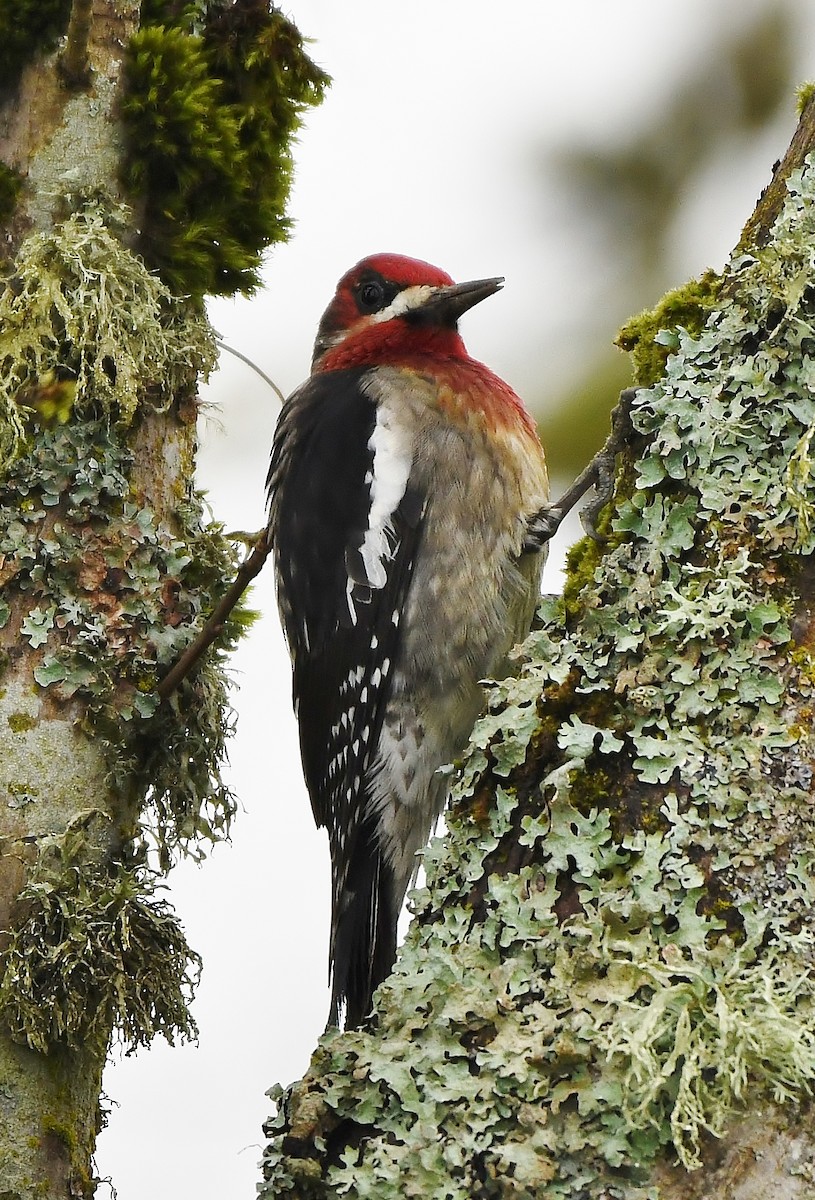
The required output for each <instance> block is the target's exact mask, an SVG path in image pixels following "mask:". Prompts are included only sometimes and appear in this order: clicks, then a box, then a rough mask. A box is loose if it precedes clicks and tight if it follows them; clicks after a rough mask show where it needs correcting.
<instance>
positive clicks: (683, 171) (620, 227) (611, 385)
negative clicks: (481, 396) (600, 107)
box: [530, 0, 801, 475]
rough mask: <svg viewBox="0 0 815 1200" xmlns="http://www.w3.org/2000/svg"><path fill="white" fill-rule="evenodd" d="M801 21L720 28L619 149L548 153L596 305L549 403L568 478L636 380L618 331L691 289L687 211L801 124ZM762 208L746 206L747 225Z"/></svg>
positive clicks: (555, 217) (550, 175) (557, 218)
mask: <svg viewBox="0 0 815 1200" xmlns="http://www.w3.org/2000/svg"><path fill="white" fill-rule="evenodd" d="M800 15H801V4H800V3H799V2H798V3H797V2H796V0H781V2H779V3H775V4H772V5H770V6H765V7H763V8H761V9H758V10H756V11H755V12H754V13H753V14H752V16H751V17H750V16H749V14H748V19H747V20H746V21H745V22H744V23H742V24H739V23H734V24H733V25H732V26H730V27H728V28H726V29H717V30H714V31H713V36H712V37H711V38H710V40H709V41H707V42H706V44H704V45H703V46H702V48H701V51H700V53H699V55H698V57H697V59H696V61H695V62H692V63H690V64H689V65H688V67H687V69H686V70H685V71H684V72H683V73H682V74H681V75H680V76H678V77H677V78H675V79H673V80H671V81H670V82H669V84H668V86H667V87H666V88H665V90H664V92H663V93H662V94H661V95H659V94H657V95H655V96H654V103H653V106H652V107H650V108H649V109H647V110H645V109H641V110H640V112H639V113H638V114H637V117H636V119H632V122H631V125H630V127H628V128H625V129H622V130H620V132H619V134H618V136H617V137H616V139H615V140H613V141H606V142H604V143H599V142H597V141H595V140H594V139H593V137H592V133H591V131H590V130H589V131H586V132H585V133H584V134H583V135H578V136H577V137H575V136H572V135H571V134H570V135H569V137H568V140H565V139H564V140H563V141H560V142H559V143H558V144H556V145H555V146H554V148H552V147H551V146H547V147H546V148H545V149H543V150H542V151H541V159H542V170H543V172H544V177H545V186H546V188H547V189H549V188H551V187H552V181H554V188H553V192H552V193H550V197H547V202H548V203H549V204H550V205H551V211H550V212H547V213H546V215H545V219H546V221H547V224H550V223H551V224H552V225H553V226H554V227H555V228H558V227H559V228H563V229H564V230H567V231H568V233H569V235H571V236H573V237H577V238H579V241H580V243H581V251H580V255H581V257H580V266H579V270H580V272H581V274H584V275H585V280H584V296H585V298H586V301H587V304H586V306H585V308H581V310H580V311H579V312H578V313H577V314H576V316H577V319H576V321H575V325H574V329H573V336H574V337H575V338H576V339H578V341H579V343H580V345H581V347H582V352H581V354H580V362H579V363H578V364H577V369H576V370H575V372H574V375H573V377H572V379H571V380H570V382H569V385H568V387H566V388H565V389H564V390H563V391H562V392H561V393H560V395H559V396H557V397H556V399H555V401H554V403H552V401H551V400H550V401H549V404H548V407H544V401H543V400H541V401H540V403H539V411H540V412H541V426H542V431H543V440H544V444H545V445H546V447H547V451H548V453H549V456H550V459H551V461H552V463H553V464H556V469H557V471H558V473H563V474H566V475H570V474H573V473H576V472H577V471H579V470H580V468H581V467H582V466H583V465H584V463H585V462H586V461H587V459H588V458H589V457H590V455H591V453H592V452H593V451H594V450H595V449H596V448H597V447H598V446H600V445H601V444H602V442H603V439H604V437H605V436H606V432H607V429H608V413H609V410H610V408H611V407H612V406H613V404H614V402H615V400H616V396H617V393H618V392H619V391H620V389H621V388H623V387H625V386H626V385H627V384H628V383H629V382H630V370H629V367H628V361H627V357H626V356H625V355H624V354H621V353H620V351H619V350H618V349H615V347H614V346H613V345H609V344H608V340H607V332H608V328H609V324H612V325H618V326H619V325H622V324H623V323H624V322H625V321H626V320H627V318H628V317H630V316H632V315H633V314H634V313H636V312H637V311H638V310H640V309H642V308H646V307H651V306H652V305H653V304H654V303H656V301H657V300H658V299H659V297H660V296H661V295H662V294H663V292H665V291H666V290H667V289H669V288H671V287H676V286H678V285H679V284H681V283H682V282H684V277H683V275H682V273H681V272H682V270H683V264H682V261H681V255H679V254H677V249H676V243H677V240H678V239H679V240H680V241H681V232H680V227H681V226H682V224H683V223H685V222H686V221H687V212H688V209H689V208H693V207H694V204H695V202H696V198H697V197H698V196H699V195H700V194H703V193H704V192H705V191H706V190H707V188H708V187H709V186H710V184H711V182H712V181H713V180H715V178H716V176H718V175H719V174H721V173H726V172H727V171H728V170H731V169H732V170H733V171H734V172H736V173H740V170H741V168H740V165H739V164H740V162H741V161H742V160H743V158H744V154H745V150H746V149H747V148H748V146H749V143H750V142H753V141H755V140H756V139H760V138H761V135H762V133H763V132H764V131H766V130H767V129H768V127H773V126H774V125H775V124H776V122H777V121H778V118H779V117H785V118H786V119H787V122H788V123H789V124H790V126H791V125H792V122H793V120H794V103H793V96H794V92H795V85H796V79H795V75H794V69H795V66H796V62H795V58H796V56H795V54H794V45H795V40H796V36H797V34H798V30H799V25H800V22H799V19H798V18H799V16H800ZM777 144H778V145H782V144H783V142H782V141H781V140H779V141H778V143H777ZM769 167H770V163H769V162H767V172H768V178H769ZM752 199H753V198H752V197H750V196H749V195H748V196H745V197H744V205H745V208H744V213H745V217H746V216H747V214H748V212H749V210H750V203H751V200H752ZM731 232H732V234H733V236H734V243H735V235H736V232H737V231H736V230H732V231H731ZM678 260H679V261H678ZM709 265H710V266H717V265H718V264H714V263H711V264H709ZM598 266H599V268H600V269H599V270H598ZM684 269H685V270H687V269H688V268H687V267H685V268H684ZM678 272H679V273H678ZM530 399H531V400H532V402H533V403H534V401H535V398H534V397H531V398H530ZM578 412H579V413H580V424H579V431H578V436H576V428H575V419H574V415H575V413H578Z"/></svg>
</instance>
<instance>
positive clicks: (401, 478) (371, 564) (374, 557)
mask: <svg viewBox="0 0 815 1200" xmlns="http://www.w3.org/2000/svg"><path fill="white" fill-rule="evenodd" d="M368 446H369V447H370V449H371V450H372V451H373V464H372V467H371V476H372V478H371V504H370V512H369V516H368V528H367V530H366V532H365V537H364V538H363V541H362V545H361V547H360V551H359V552H360V556H361V558H362V562H363V565H364V567H365V576H366V578H367V580H368V583H369V585H370V586H371V587H372V588H382V587H384V586H385V584H386V582H387V578H388V576H387V571H386V569H385V564H386V563H387V562H388V561H389V560H390V559H391V557H392V555H393V551H392V548H391V544H390V542H389V540H388V534H389V533H392V532H393V514H394V513H395V512H396V509H397V508H398V507H399V505H400V503H401V501H402V497H403V496H404V494H405V489H406V488H407V484H408V478H409V476H410V468H411V466H412V465H413V444H412V439H411V437H410V434H409V433H408V431H407V430H406V429H405V428H404V426H401V425H400V424H398V423H397V421H395V420H394V416H393V414H392V413H391V412H389V411H388V409H387V408H385V407H384V406H382V405H379V406H378V407H377V412H376V424H375V425H374V429H373V433H372V434H371V438H370V441H369V442H368Z"/></svg>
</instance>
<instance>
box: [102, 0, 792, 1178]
mask: <svg viewBox="0 0 815 1200" xmlns="http://www.w3.org/2000/svg"><path fill="white" fill-rule="evenodd" d="M801 4H802V9H806V8H807V6H808V0H801ZM772 7H773V6H772V3H771V2H770V0H719V3H718V4H710V2H709V0H661V2H660V3H659V4H654V3H653V0H571V2H570V3H568V4H559V5H558V4H555V3H554V2H552V0H503V3H501V4H495V3H494V0H491V2H487V0H411V3H410V4H396V3H393V2H388V0H292V3H291V5H290V8H289V9H288V10H287V11H289V12H290V15H291V16H292V17H293V18H294V20H295V21H296V22H297V24H298V25H299V27H300V29H301V30H302V32H303V33H304V34H306V35H308V36H309V37H311V38H312V39H313V45H312V48H311V50H312V54H313V56H314V57H315V58H316V59H317V61H318V62H319V63H320V64H321V65H322V66H323V67H325V69H326V70H328V71H329V73H330V74H331V75H332V76H333V77H334V86H333V87H332V88H331V90H330V91H329V93H328V96H327V98H326V100H325V102H324V104H323V107H322V108H321V109H319V110H317V111H316V112H315V113H313V114H311V115H309V117H308V119H307V124H306V127H305V128H304V129H303V131H302V133H301V135H300V141H299V146H298V147H297V152H296V162H297V174H296V183H295V188H294V193H293V196H292V201H291V212H292V214H293V216H294V217H295V220H296V227H295V233H294V236H293V238H292V240H291V242H290V243H289V244H288V245H287V246H285V247H283V248H280V249H278V250H276V251H275V252H274V254H273V255H271V256H270V258H269V261H268V265H267V270H266V279H267V281H268V285H267V287H266V289H265V290H264V291H263V292H261V293H259V294H257V295H256V296H254V297H253V298H251V299H248V300H247V299H242V300H238V301H234V302H232V301H219V302H217V303H215V304H213V305H212V309H211V311H212V316H213V320H214V321H215V323H216V326H217V328H218V329H219V331H220V332H221V333H222V335H223V336H224V337H225V338H226V340H227V341H228V342H229V343H230V344H232V345H233V346H235V347H236V348H237V349H239V350H240V351H241V352H242V353H244V354H247V355H249V356H250V357H251V358H253V359H254V360H255V361H256V362H257V363H258V364H259V365H260V366H261V367H262V368H263V370H264V371H266V372H267V373H268V374H270V375H271V376H272V377H273V378H274V379H275V380H276V382H277V383H278V385H279V386H280V387H281V389H282V390H283V391H284V392H289V391H291V389H292V388H293V387H295V386H296V385H297V384H298V383H299V382H300V381H301V380H302V379H303V377H304V376H305V375H306V374H307V372H308V363H309V360H310V355H311V344H312V341H313V338H314V332H315V329H316V325H317V322H318V320H319V317H320V314H321V313H322V311H323V309H324V308H325V306H326V304H327V302H328V300H329V299H330V297H331V294H332V292H333V288H334V284H335V282H336V280H337V279H338V277H339V276H340V275H341V274H342V273H343V272H344V271H345V270H346V269H347V268H348V267H349V266H351V265H352V264H353V263H354V262H355V261H357V260H358V259H359V258H361V257H363V256H364V255H366V254H369V253H372V252H374V251H381V250H389V251H395V252H399V253H406V254H411V255H415V256H417V257H421V258H425V259H428V260H430V261H431V262H435V263H436V264H437V265H439V266H441V267H443V268H444V269H446V270H447V271H449V272H450V273H451V274H452V275H453V277H454V278H456V279H469V278H481V277H485V276H491V275H499V274H500V275H504V276H506V286H505V288H504V290H503V291H502V292H501V293H500V294H499V295H497V296H495V297H493V298H491V299H490V300H489V301H487V302H486V303H485V304H483V305H481V306H479V307H478V308H477V309H475V310H474V311H473V312H472V313H471V314H468V315H467V316H466V317H465V320H464V322H463V325H462V332H463V334H464V337H465V341H466V342H467V345H468V347H469V349H470V351H471V352H472V353H473V354H474V356H475V357H477V358H481V359H483V360H485V361H486V362H487V363H489V365H490V366H491V367H493V369H495V370H496V371H497V372H498V373H499V374H501V375H503V376H504V377H505V378H506V379H507V380H508V381H509V382H510V383H511V384H512V385H513V386H514V387H515V389H516V390H517V391H518V392H519V393H520V394H521V395H529V394H530V393H531V392H534V394H535V395H543V396H544V397H545V396H546V394H548V393H551V394H554V393H555V392H557V391H558V390H559V388H560V386H561V385H562V383H563V381H564V380H565V379H566V378H567V376H568V374H569V372H570V371H573V370H574V369H575V358H576V356H579V355H580V354H584V353H585V347H583V346H581V345H580V344H578V343H576V342H574V340H573V339H572V340H570V339H569V338H568V337H566V336H565V332H567V331H568V329H569V327H570V326H569V322H570V321H571V322H572V323H574V311H575V309H576V308H578V307H579V306H580V305H581V304H583V305H585V306H586V307H588V308H590V307H591V306H592V291H591V284H590V283H589V285H587V284H586V282H585V280H586V278H588V279H589V280H591V273H588V274H587V273H586V272H575V271H574V269H573V268H574V264H575V260H576V256H579V254H580V229H579V228H575V227H562V226H558V227H554V228H553V227H552V226H551V224H547V221H546V220H545V218H544V209H545V205H544V194H545V189H546V183H547V181H546V178H545V176H544V173H543V162H544V151H545V149H546V147H547V145H551V144H552V143H553V141H554V140H556V141H557V142H558V143H562V142H563V141H565V140H568V139H569V137H570V136H571V135H573V134H576V133H579V132H581V131H586V130H591V131H592V132H593V134H595V135H596V136H597V139H598V140H603V139H604V138H607V139H609V140H613V139H614V138H617V137H620V136H622V134H623V132H624V131H627V130H630V128H631V127H632V125H633V124H635V123H636V122H638V121H640V120H642V115H643V113H646V112H648V111H649V106H651V105H652V104H653V102H654V98H655V97H658V96H660V95H662V94H664V91H665V89H666V88H668V87H669V86H670V85H671V83H672V82H673V81H675V80H676V79H677V78H679V77H680V76H681V74H682V73H683V72H684V71H685V70H686V69H687V65H688V63H689V62H692V61H693V59H694V56H696V55H698V54H699V53H700V48H701V47H702V46H704V44H705V43H707V42H709V40H710V39H711V37H712V35H713V34H714V32H715V31H716V30H717V29H720V28H722V27H723V26H724V25H725V24H726V23H728V22H729V23H731V24H732V23H738V22H739V21H743V20H745V19H746V18H747V17H748V16H749V14H751V13H755V12H756V11H757V10H767V9H770V8H772ZM813 73H815V67H813V63H812V61H810V62H809V63H808V64H807V63H806V62H805V61H804V62H802V73H801V77H802V78H803V77H805V76H806V74H809V75H810V76H812V74H813ZM792 113H793V105H792V100H791V102H790V114H792ZM793 123H794V116H793V115H791V116H790V120H789V122H788V124H789V129H788V130H784V131H780V132H779V134H778V137H777V139H776V140H775V141H774V142H773V144H772V145H768V146H764V145H757V146H756V147H755V148H754V153H752V154H750V155H748V156H747V157H746V158H744V157H743V156H740V158H739V161H738V162H737V163H734V164H733V170H732V172H727V177H726V178H725V179H721V178H717V179H715V180H711V181H709V186H708V189H707V191H706V192H703V193H702V194H701V195H698V196H696V197H695V198H689V201H688V203H689V215H688V222H687V223H686V226H685V228H684V233H683V235H682V237H681V239H680V241H681V245H678V246H677V253H676V257H677V263H676V270H677V275H676V279H675V283H677V284H678V283H681V282H682V281H683V280H684V279H685V278H686V277H687V276H688V275H690V274H692V273H696V272H698V271H701V270H703V269H704V268H705V267H707V266H709V265H710V266H721V264H722V263H723V261H724V259H725V257H726V255H727V251H728V249H729V247H730V246H731V245H732V244H733V243H734V242H735V241H736V240H737V237H738V233H739V231H740V229H741V225H742V223H743V221H744V220H745V219H746V217H747V216H748V214H749V212H750V211H751V209H752V206H753V202H754V200H755V198H756V196H757V194H758V192H759V190H760V188H761V186H762V185H763V184H764V183H765V182H766V180H767V177H768V172H769V168H770V166H771V163H772V160H773V158H774V157H776V156H777V155H778V154H779V153H780V152H781V151H782V150H783V149H784V147H785V146H786V137H787V134H788V132H789V131H790V130H791V127H792V124H793ZM596 203H597V204H602V197H600V196H598V197H597V198H596ZM690 209H692V210H693V211H690ZM604 269H605V268H604V266H603V264H602V263H598V264H597V278H598V286H599V281H600V280H601V279H602V277H603V272H604ZM656 299H657V297H655V296H652V297H643V300H642V305H645V304H646V303H648V302H651V301H654V300H656ZM615 332H616V328H615V327H614V326H613V325H612V324H610V326H609V328H608V329H607V330H602V331H601V334H600V336H601V338H603V339H605V340H608V341H610V340H611V338H613V336H614V333H615ZM204 397H205V399H206V400H207V401H209V402H210V403H211V404H217V406H218V409H217V412H214V411H211V412H210V413H209V415H208V417H207V419H206V420H205V421H204V423H203V429H202V432H203V438H204V444H203V450H202V455H201V471H200V476H201V484H202V486H204V487H205V488H206V489H207V490H208V492H209V499H210V503H211V505H212V509H213V512H214V513H215V515H216V516H217V517H218V519H220V520H222V521H224V522H225V523H226V525H227V528H242V529H247V530H255V529H258V528H260V527H261V525H262V524H263V523H264V494H263V487H264V479H265V475H266V469H267V465H268V454H269V447H270V444H271V438H272V432H273V428H274V423H275V420H276V416H277V411H278V404H277V401H276V400H275V397H274V395H273V393H272V392H271V391H270V390H269V389H268V388H267V387H265V386H264V385H263V384H262V383H261V382H259V381H258V380H257V379H256V378H255V377H254V376H253V375H252V373H251V371H249V369H248V368H246V367H244V366H242V365H241V364H239V363H236V362H235V361H230V360H229V359H228V358H227V359H226V360H225V361H224V363H223V366H222V369H221V370H220V371H219V372H218V374H217V375H216V376H215V378H214V379H213V380H212V382H211V384H210V386H209V387H208V388H206V389H205V392H204ZM576 420H579V414H578V415H576ZM270 575H271V572H270V571H267V572H266V576H265V577H264V578H262V579H261V581H260V582H259V583H258V585H257V586H256V588H255V591H254V594H253V603H254V605H255V607H258V608H260V609H261V611H262V613H263V618H262V620H261V621H260V622H259V624H258V626H257V628H256V630H255V631H254V632H253V634H252V635H251V637H250V638H248V639H247V640H246V642H245V643H244V644H243V646H242V648H241V649H240V651H239V653H238V654H237V656H236V659H235V662H234V677H235V681H236V685H237V689H238V690H236V693H235V704H236V708H237V710H238V714H239V724H238V733H237V736H236V737H235V739H234V742H233V745H232V750H231V772H230V780H231V784H232V786H233V788H234V790H235V792H236V793H237V795H238V797H239V800H240V806H241V807H240V812H239V814H238V817H237V820H236V822H235V827H234V833H233V841H232V843H231V844H230V845H225V846H221V847H219V848H217V849H216V850H215V852H214V853H213V854H212V856H211V858H210V860H209V861H207V862H206V863H205V864H204V865H203V866H202V867H200V868H198V867H195V866H193V865H191V864H189V863H182V864H181V865H180V866H179V867H178V868H177V869H176V870H175V871H174V873H173V877H172V885H171V886H172V896H173V899H174V902H175V903H176V905H177V908H178V911H179V913H180V915H181V918H182V920H183V922H184V925H185V927H186V930H187V934H188V937H189V939H190V941H191V943H192V945H193V946H194V947H196V949H198V950H199V951H200V952H201V953H202V954H203V957H204V977H203V981H202V983H201V986H200V989H199V994H198V998H197V1000H196V1003H195V1008H194V1012H195V1016H196V1019H197V1021H198V1024H199V1026H200V1032H201V1037H200V1043H199V1045H198V1046H187V1047H180V1048H179V1047H176V1048H175V1049H172V1048H169V1047H167V1046H166V1045H165V1044H164V1043H163V1041H161V1040H160V1039H158V1040H157V1041H156V1043H155V1045H154V1046H153V1048H152V1049H150V1050H149V1051H141V1052H139V1053H138V1054H136V1055H133V1056H132V1057H130V1058H127V1059H122V1060H120V1061H119V1062H117V1063H115V1064H114V1065H113V1066H112V1067H111V1068H110V1069H109V1070H108V1072H107V1076H106V1081H105V1087H106V1091H107V1094H108V1096H109V1098H110V1100H111V1101H112V1102H113V1103H114V1105H115V1107H114V1108H113V1111H112V1113H111V1117H110V1125H109V1128H108V1130H107V1131H106V1132H105V1133H104V1134H103V1135H102V1137H101V1138H100V1143H99V1154H98V1164H99V1170H100V1173H101V1174H102V1175H103V1176H104V1175H110V1176H112V1178H113V1182H114V1184H115V1186H116V1189H117V1191H118V1196H119V1200H146V1197H150V1200H178V1198H179V1197H182V1196H183V1197H187V1196H189V1197H195V1200H238V1198H239V1197H240V1198H243V1197H246V1198H249V1197H252V1196H253V1195H254V1187H255V1183H256V1182H257V1179H258V1173H257V1168H256V1163H257V1161H258V1159H259V1156H260V1150H261V1145H262V1142H263V1138H262V1134H261V1131H260V1124H261V1122H262V1120H263V1119H264V1118H265V1117H266V1116H267V1115H268V1113H269V1112H270V1109H271V1103H270V1101H268V1100H267V1099H266V1097H265V1095H264V1092H265V1090H266V1089H267V1088H269V1087H270V1086H271V1085H272V1084H273V1083H276V1082H281V1083H284V1084H286V1083H289V1082H291V1081H292V1080H294V1079H296V1078H298V1077H299V1076H301V1075H302V1074H303V1072H304V1071H305V1069H306V1067H307V1065H308V1060H309V1056H310V1053H311V1051H312V1049H313V1048H314V1046H315V1044H316V1039H317V1037H318V1036H319V1034H320V1032H321V1031H322V1028H323V1026H324V1023H325V1019H326V1015H327V1008H328V988H327V979H326V953H327V935H328V919H329V908H330V899H329V878H330V876H329V864H328V850H327V845H326V843H325V838H324V834H322V833H317V832H316V831H315V829H314V827H313V823H312V819H311V811H310V807H309V803H308V799H307V796H306V793H305V789H304V786H303V783H302V777H301V773H300V764H299V759H298V756H297V738H296V731H295V726H294V721H293V718H292V715H291V710H290V699H289V696H290V674H289V665H288V658H287V655H286V651H285V648H284V646H283V643H282V638H281V635H280V631H279V625H278V620H277V614H276V610H275V604H274V597H273V594H272V587H271V578H270ZM551 578H552V579H554V580H555V581H556V575H555V576H552V577H551ZM552 586H554V584H552ZM104 1194H105V1193H104V1190H103V1189H102V1190H100V1195H102V1196H104Z"/></svg>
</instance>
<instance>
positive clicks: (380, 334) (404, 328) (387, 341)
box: [314, 317, 469, 371]
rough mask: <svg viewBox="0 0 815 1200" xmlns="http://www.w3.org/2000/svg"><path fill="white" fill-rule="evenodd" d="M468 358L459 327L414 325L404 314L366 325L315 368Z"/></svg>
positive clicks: (327, 369) (318, 369)
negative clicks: (458, 330)
mask: <svg viewBox="0 0 815 1200" xmlns="http://www.w3.org/2000/svg"><path fill="white" fill-rule="evenodd" d="M425 357H427V358H429V359H442V360H443V359H464V360H468V359H469V356H468V354H467V350H466V348H465V346H464V342H463V341H462V339H461V335H460V334H459V333H458V332H457V331H456V330H455V329H445V328H442V327H438V326H427V327H424V326H416V325H410V324H409V323H408V322H407V321H404V320H402V318H401V317H395V318H394V319H393V320H390V321H383V322H381V323H376V322H374V323H373V324H371V325H365V326H362V327H361V328H360V329H359V330H357V331H355V332H354V333H352V334H349V335H348V336H347V337H345V338H343V340H342V341H341V342H340V343H339V344H338V345H336V346H334V347H332V348H331V349H329V350H327V351H326V352H325V354H323V355H322V357H321V358H319V359H318V360H317V362H316V363H315V364H314V370H315V371H342V370H346V369H347V368H349V367H374V366H388V367H398V366H401V365H403V364H404V363H406V362H408V361H412V360H415V359H416V358H425Z"/></svg>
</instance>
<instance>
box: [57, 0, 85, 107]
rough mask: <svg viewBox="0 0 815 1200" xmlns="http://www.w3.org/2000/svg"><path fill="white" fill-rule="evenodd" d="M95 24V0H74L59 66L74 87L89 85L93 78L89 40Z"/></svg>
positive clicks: (67, 80) (65, 78) (66, 79)
mask: <svg viewBox="0 0 815 1200" xmlns="http://www.w3.org/2000/svg"><path fill="white" fill-rule="evenodd" d="M92 24H93V0H73V4H72V5H71V16H70V20H69V21H68V32H67V34H66V35H65V49H64V50H63V52H62V54H61V56H60V60H59V68H60V71H61V73H62V77H63V79H64V80H65V82H66V83H67V84H69V85H70V86H71V87H74V88H83V87H87V85H88V84H89V83H90V78H91V66H90V59H89V57H88V42H89V41H90V36H91V25H92Z"/></svg>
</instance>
